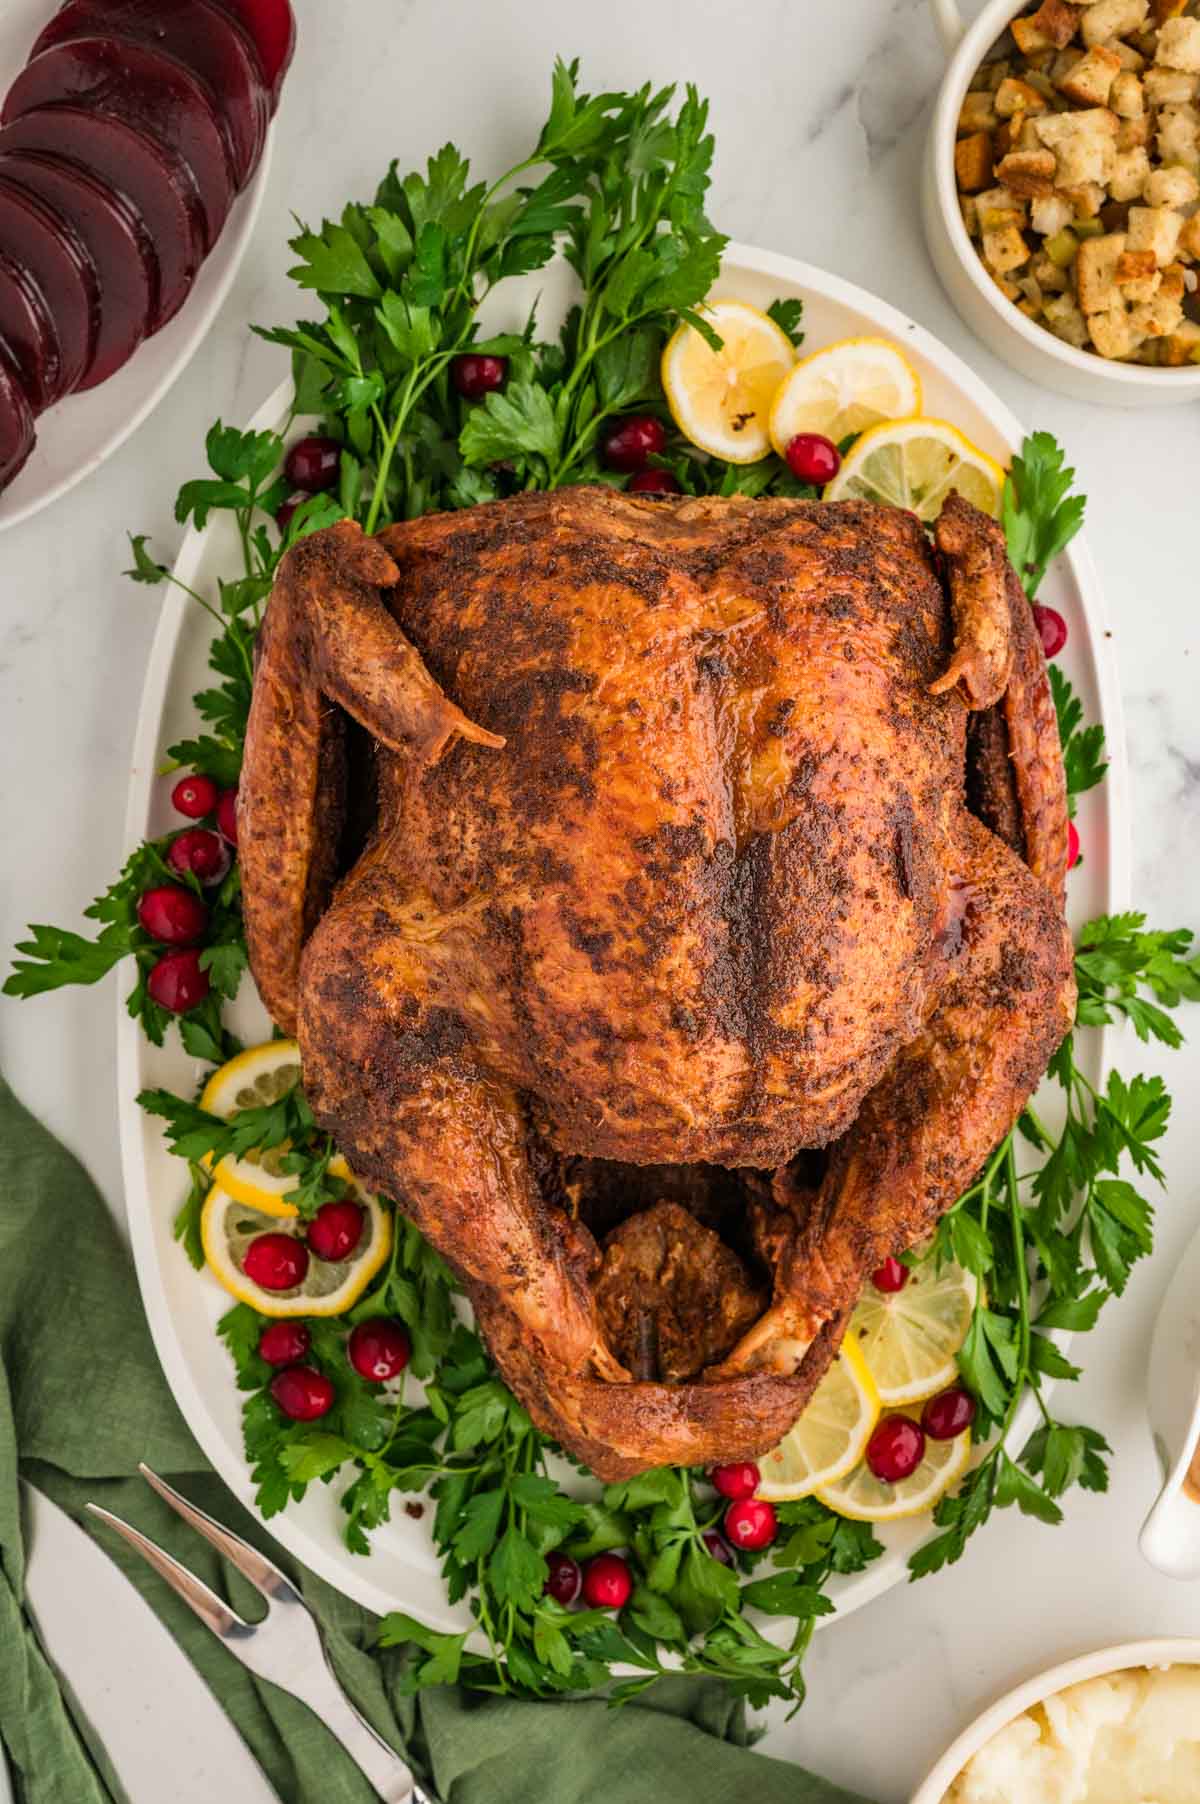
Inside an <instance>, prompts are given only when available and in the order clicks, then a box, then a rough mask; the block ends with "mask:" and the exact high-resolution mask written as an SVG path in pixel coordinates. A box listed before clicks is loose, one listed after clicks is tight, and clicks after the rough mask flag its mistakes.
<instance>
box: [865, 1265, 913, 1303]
mask: <svg viewBox="0 0 1200 1804" xmlns="http://www.w3.org/2000/svg"><path fill="white" fill-rule="evenodd" d="M871 1282H872V1284H873V1285H874V1286H875V1288H876V1290H881V1291H882V1292H883V1294H884V1296H886V1297H890V1296H893V1295H894V1294H895V1292H896V1291H898V1290H903V1289H904V1286H905V1285H906V1284H907V1283H908V1267H907V1266H906V1265H901V1263H900V1261H899V1260H898V1259H892V1258H891V1257H888V1258H887V1259H885V1260H884V1262H883V1264H882V1265H879V1266H876V1268H875V1270H874V1271H873V1272H872V1273H871Z"/></svg>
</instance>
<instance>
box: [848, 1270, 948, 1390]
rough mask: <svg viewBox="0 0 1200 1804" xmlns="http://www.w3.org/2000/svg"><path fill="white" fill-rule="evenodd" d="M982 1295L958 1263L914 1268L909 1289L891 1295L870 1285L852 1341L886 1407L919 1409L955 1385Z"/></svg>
mask: <svg viewBox="0 0 1200 1804" xmlns="http://www.w3.org/2000/svg"><path fill="white" fill-rule="evenodd" d="M976 1294H977V1286H976V1282H975V1279H974V1278H973V1277H972V1276H971V1274H970V1272H965V1271H964V1270H963V1268H962V1266H961V1265H955V1263H954V1261H953V1260H948V1261H947V1262H946V1263H945V1264H944V1265H942V1266H941V1267H940V1268H939V1267H937V1266H936V1265H935V1264H934V1261H933V1260H932V1259H930V1260H928V1261H927V1262H926V1263H925V1264H924V1265H917V1266H914V1267H913V1269H912V1270H911V1271H910V1272H909V1274H908V1282H907V1283H906V1284H905V1286H904V1289H903V1290H898V1291H893V1292H891V1293H888V1294H885V1293H884V1292H883V1291H881V1290H876V1288H875V1286H874V1285H873V1284H872V1283H870V1281H868V1283H867V1285H866V1288H865V1289H864V1291H863V1293H862V1296H861V1297H860V1298H859V1299H858V1303H857V1305H856V1307H855V1310H854V1314H853V1315H852V1316H851V1317H850V1326H849V1328H848V1329H847V1330H846V1340H847V1342H852V1343H853V1345H854V1347H855V1348H856V1350H857V1351H858V1352H859V1353H860V1354H861V1355H862V1357H863V1360H864V1361H865V1363H866V1366H867V1369H868V1371H869V1372H870V1374H871V1377H872V1378H873V1379H874V1381H875V1388H876V1390H877V1391H878V1392H879V1400H880V1402H881V1403H884V1404H897V1403H919V1402H921V1401H922V1400H923V1399H924V1398H926V1397H932V1396H933V1395H934V1393H935V1392H937V1391H942V1390H945V1388H946V1386H947V1385H948V1384H953V1383H955V1381H956V1380H957V1378H958V1366H957V1363H956V1358H955V1356H956V1354H957V1353H958V1350H959V1348H960V1347H961V1346H962V1344H963V1342H964V1341H965V1340H966V1338H967V1330H968V1329H969V1328H970V1326H971V1315H972V1312H973V1311H974V1308H975V1298H976Z"/></svg>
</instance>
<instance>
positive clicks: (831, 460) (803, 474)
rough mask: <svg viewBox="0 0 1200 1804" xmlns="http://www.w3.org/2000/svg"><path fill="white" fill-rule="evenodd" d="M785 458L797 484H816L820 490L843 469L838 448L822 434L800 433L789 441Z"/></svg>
mask: <svg viewBox="0 0 1200 1804" xmlns="http://www.w3.org/2000/svg"><path fill="white" fill-rule="evenodd" d="M784 456H785V458H786V460H787V467H788V469H789V470H790V471H791V472H792V475H793V476H794V477H795V478H796V480H797V482H814V483H816V484H817V485H818V487H820V488H824V486H825V484H826V483H827V482H832V481H833V479H834V477H835V476H836V475H837V473H838V471H839V470H840V469H841V467H842V459H841V454H840V453H839V451H838V448H837V446H836V445H835V444H834V442H833V440H832V439H830V438H826V437H825V435H824V434H823V433H821V432H798V433H797V434H796V436H795V438H793V439H789V440H788V446H787V450H786V452H785V453H784Z"/></svg>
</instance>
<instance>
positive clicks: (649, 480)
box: [625, 470, 683, 495]
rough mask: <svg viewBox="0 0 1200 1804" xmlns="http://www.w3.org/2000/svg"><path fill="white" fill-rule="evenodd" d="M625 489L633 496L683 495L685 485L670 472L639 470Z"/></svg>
mask: <svg viewBox="0 0 1200 1804" xmlns="http://www.w3.org/2000/svg"><path fill="white" fill-rule="evenodd" d="M625 487H626V489H627V491H628V492H629V494H631V495H682V494H683V484H682V483H681V482H678V481H677V480H676V478H675V477H674V476H672V474H671V472H670V470H638V471H637V473H636V474H635V475H633V476H631V477H630V478H629V481H628V482H627V483H626V484H625Z"/></svg>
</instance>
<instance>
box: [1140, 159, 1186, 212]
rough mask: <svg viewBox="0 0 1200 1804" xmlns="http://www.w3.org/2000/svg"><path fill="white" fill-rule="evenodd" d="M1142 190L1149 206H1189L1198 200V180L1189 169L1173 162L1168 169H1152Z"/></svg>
mask: <svg viewBox="0 0 1200 1804" xmlns="http://www.w3.org/2000/svg"><path fill="white" fill-rule="evenodd" d="M1143 192H1144V194H1145V196H1146V205H1147V206H1150V207H1178V208H1183V207H1190V206H1192V205H1193V204H1194V203H1195V202H1196V201H1198V200H1200V181H1197V180H1196V177H1195V176H1194V175H1193V174H1192V172H1191V170H1190V169H1184V168H1183V167H1182V166H1181V165H1180V164H1175V165H1174V166H1173V167H1172V168H1170V169H1152V170H1151V171H1150V174H1149V175H1148V176H1147V177H1146V186H1145V188H1144V190H1143Z"/></svg>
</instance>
